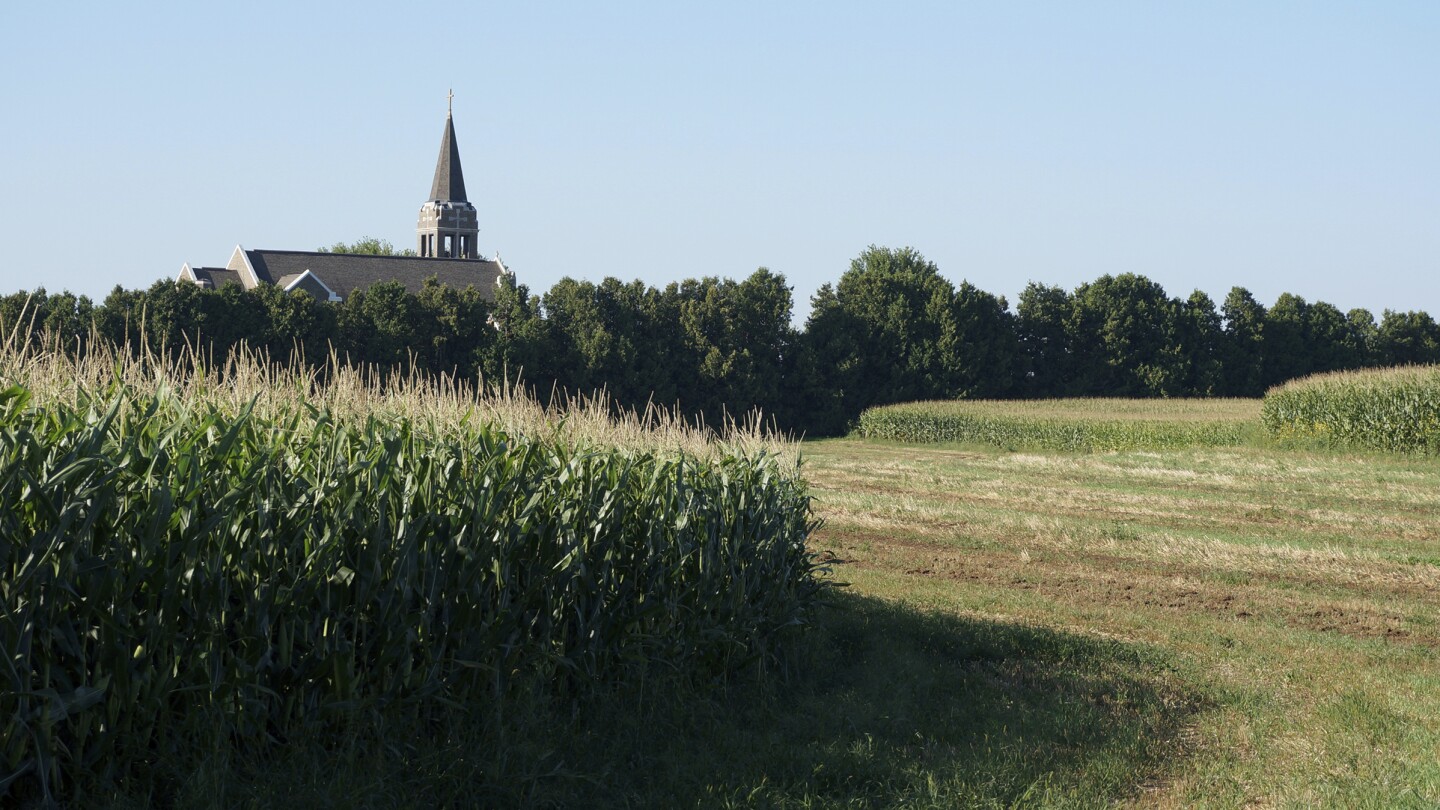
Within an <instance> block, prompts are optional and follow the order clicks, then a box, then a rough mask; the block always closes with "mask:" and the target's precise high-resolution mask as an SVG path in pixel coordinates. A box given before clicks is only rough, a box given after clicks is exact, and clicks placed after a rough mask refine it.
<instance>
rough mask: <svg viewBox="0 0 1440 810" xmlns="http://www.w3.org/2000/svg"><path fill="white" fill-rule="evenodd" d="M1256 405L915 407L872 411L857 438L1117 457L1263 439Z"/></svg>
mask: <svg viewBox="0 0 1440 810" xmlns="http://www.w3.org/2000/svg"><path fill="white" fill-rule="evenodd" d="M1259 412H1260V403H1259V400H1254V399H1051V400H952V401H934V402H909V403H904V404H900V405H887V406H884V407H879V408H871V409H869V410H867V411H865V412H864V413H862V414H861V415H860V423H859V426H858V428H857V429H856V432H857V433H858V434H859V435H860V436H862V437H866V438H877V439H889V440H892V441H905V442H957V443H966V444H982V445H991V446H994V447H1001V448H1009V449H1030V450H1061V451H1078V452H1088V451H1110V450H1163V449H1170V448H1178V447H1223V446H1228V445H1235V444H1242V443H1244V442H1245V441H1247V439H1248V438H1249V437H1251V436H1252V435H1254V434H1255V433H1257V432H1258V427H1257V425H1258V418H1259Z"/></svg>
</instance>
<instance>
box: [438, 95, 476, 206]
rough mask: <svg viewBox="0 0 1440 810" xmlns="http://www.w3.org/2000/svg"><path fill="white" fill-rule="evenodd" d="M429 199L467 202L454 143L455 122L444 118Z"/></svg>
mask: <svg viewBox="0 0 1440 810" xmlns="http://www.w3.org/2000/svg"><path fill="white" fill-rule="evenodd" d="M430 199H432V200H437V201H441V202H443V201H446V200H448V201H451V202H469V200H467V199H466V198H465V173H464V172H462V171H461V170H460V145H459V144H458V143H456V142H455V121H454V119H452V118H451V117H450V116H449V115H446V116H445V134H444V135H443V136H441V138H440V157H439V159H437V160H436V161H435V182H433V183H431V184H430Z"/></svg>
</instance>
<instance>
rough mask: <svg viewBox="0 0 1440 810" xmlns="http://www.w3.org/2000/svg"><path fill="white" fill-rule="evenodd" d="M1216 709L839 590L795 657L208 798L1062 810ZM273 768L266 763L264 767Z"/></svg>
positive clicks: (1002, 636) (1070, 644)
mask: <svg viewBox="0 0 1440 810" xmlns="http://www.w3.org/2000/svg"><path fill="white" fill-rule="evenodd" d="M1201 706H1202V701H1201V699H1200V698H1199V696H1198V695H1197V694H1195V693H1194V692H1193V691H1192V690H1190V689H1189V688H1188V687H1187V685H1186V684H1185V683H1184V682H1183V681H1182V679H1181V677H1180V676H1179V675H1178V674H1177V673H1176V672H1175V671H1174V670H1173V669H1172V668H1171V667H1170V666H1169V665H1168V664H1167V662H1166V659H1165V657H1164V655H1163V654H1162V653H1159V652H1157V651H1155V650H1153V649H1151V648H1147V647H1141V646H1137V645H1130V644H1125V643H1122V642H1117V641H1110V640H1106V639H1100V638H1094V637H1087V636H1080V635H1076V634H1071V633H1064V632H1056V631H1052V630H1046V629H1040V628H1034V627H1027V626H1022V625H1018V624H1006V623H997V622H992V621H981V620H974V619H966V618H960V617H956V616H951V615H944V614H936V613H926V612H920V611H917V610H915V609H911V608H906V607H902V606H897V605H895V604H892V603H889V602H885V601H882V600H877V599H873V598H868V597H859V596H854V595H849V594H840V595H837V596H835V597H834V598H833V602H832V605H831V606H830V607H828V608H827V609H826V610H825V611H824V613H823V616H822V618H821V620H820V622H819V623H818V626H817V627H816V628H814V631H813V632H811V633H809V634H807V635H806V636H805V637H804V638H803V639H801V640H800V641H799V642H798V644H797V645H795V647H794V648H793V649H792V653H791V655H790V656H789V658H788V660H787V661H786V662H785V663H784V664H783V665H781V666H776V667H771V668H769V669H767V670H766V671H765V672H760V673H750V674H748V675H746V676H745V677H743V678H741V679H739V682H732V683H731V684H729V685H726V686H724V687H721V688H716V689H709V690H703V691H702V690H697V689H694V688H691V687H676V686H674V685H673V684H671V685H665V684H656V683H653V682H652V683H648V684H644V685H640V684H629V685H626V687H624V688H623V689H622V690H619V691H617V692H615V693H613V694H609V695H604V696H600V697H597V698H595V699H592V700H590V701H589V702H587V703H586V704H585V705H584V706H582V707H580V708H578V709H577V708H575V707H571V708H569V709H566V710H563V711H561V710H557V709H555V708H554V707H549V708H545V707H531V709H530V710H529V711H528V712H524V713H521V712H515V713H512V715H511V717H510V719H509V720H508V721H507V722H506V724H505V726H506V731H505V736H504V741H503V743H502V742H501V741H500V737H499V736H498V735H497V734H495V733H494V731H493V729H484V728H482V727H481V726H480V725H478V724H477V723H474V722H468V721H467V722H466V723H464V724H459V725H457V726H456V727H455V728H453V729H450V731H449V732H448V733H446V734H444V735H442V736H443V737H444V739H435V738H434V737H433V736H430V735H427V738H426V739H424V740H423V741H422V740H420V739H418V738H416V737H414V736H406V735H395V734H394V732H393V730H392V731H391V732H390V733H389V734H387V735H386V738H385V739H372V740H371V741H370V742H368V743H367V742H364V741H363V740H361V739H360V738H357V739H356V740H353V741H350V742H348V743H346V744H344V745H341V746H339V748H338V750H337V748H336V747H335V746H327V748H326V750H325V752H324V753H323V754H321V753H318V752H312V753H309V754H307V753H305V752H303V751H301V752H293V755H287V756H286V757H284V758H279V759H281V760H282V761H278V762H277V761H274V760H272V761H271V762H270V763H268V764H264V765H261V766H260V767H259V769H258V770H256V769H255V768H254V767H246V768H244V769H243V770H244V771H247V772H249V774H248V776H241V777H239V781H238V783H237V782H236V781H235V780H236V778H237V773H236V772H235V771H233V770H231V769H229V768H228V767H227V768H226V769H224V770H225V772H224V773H221V774H212V775H211V776H212V777H218V778H208V779H207V778H205V777H204V775H203V774H202V776H201V778H200V780H199V781H198V782H194V781H192V783H191V785H190V788H191V789H192V791H193V792H191V798H192V799H195V800H198V801H199V803H204V804H209V803H212V802H214V803H220V804H227V805H237V804H238V805H249V806H257V807H258V806H279V805H284V806H292V807H294V806H332V807H333V806H356V807H359V806H370V807H395V806H431V807H435V806H467V807H468V806H482V807H492V806H503V807H517V806H531V807H601V808H604V807H696V806H700V807H727V806H734V807H796V808H800V807H805V808H810V807H842V806H843V807H897V806H900V807H1017V806H1018V807H1045V806H1066V807H1075V806H1106V805H1110V804H1112V803H1113V802H1115V801H1116V800H1117V799H1124V798H1126V797H1129V796H1134V795H1136V794H1138V793H1139V792H1140V791H1142V790H1143V789H1144V787H1145V786H1146V785H1147V784H1153V783H1155V782H1156V781H1158V780H1159V779H1162V778H1163V776H1164V766H1165V764H1166V762H1167V761H1169V760H1173V759H1174V758H1175V757H1178V756H1181V755H1183V750H1182V748H1181V746H1180V744H1179V742H1178V739H1179V736H1180V733H1179V732H1180V730H1181V729H1182V727H1184V726H1185V725H1186V724H1188V723H1189V722H1190V721H1191V720H1192V719H1193V715H1194V714H1195V713H1196V712H1197V711H1198V710H1200V708H1201ZM254 764H255V763H252V766H253V765H254Z"/></svg>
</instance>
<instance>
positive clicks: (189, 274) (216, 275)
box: [177, 264, 244, 290]
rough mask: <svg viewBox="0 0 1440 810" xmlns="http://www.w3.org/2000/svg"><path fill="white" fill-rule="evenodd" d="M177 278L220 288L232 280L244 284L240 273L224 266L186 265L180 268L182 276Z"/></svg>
mask: <svg viewBox="0 0 1440 810" xmlns="http://www.w3.org/2000/svg"><path fill="white" fill-rule="evenodd" d="M177 280H181V281H193V282H195V283H196V284H199V285H200V286H201V287H208V288H210V289H213V290H218V289H220V288H221V287H224V286H225V285H226V284H229V283H230V282H232V281H233V282H235V283H236V284H240V285H242V286H243V285H244V282H242V281H241V280H240V274H239V273H236V272H235V271H233V270H229V269H226V268H224V267H191V266H190V265H188V264H187V265H184V266H183V267H181V268H180V277H179V279H177Z"/></svg>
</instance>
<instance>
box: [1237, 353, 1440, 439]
mask: <svg viewBox="0 0 1440 810" xmlns="http://www.w3.org/2000/svg"><path fill="white" fill-rule="evenodd" d="M1262 420H1263V422H1264V424H1265V429H1266V430H1267V431H1268V432H1269V433H1270V435H1272V436H1274V437H1276V438H1277V439H1280V440H1282V441H1284V440H1288V439H1303V440H1318V441H1320V442H1322V443H1324V444H1328V445H1332V446H1335V447H1340V448H1368V449H1375V450H1386V451H1391V452H1402V453H1421V454H1427V455H1436V454H1440V366H1414V367H1400V368H1392V369H1379V370H1367V371H1349V372H1336V373H1332V374H1319V375H1315V376H1312V377H1306V378H1303V379H1299V380H1292V381H1291V382H1288V383H1285V384H1284V385H1280V386H1277V387H1275V388H1273V389H1271V390H1270V391H1269V392H1268V393H1267V394H1266V395H1265V403H1264V407H1263V408H1262Z"/></svg>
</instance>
